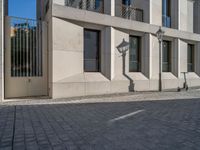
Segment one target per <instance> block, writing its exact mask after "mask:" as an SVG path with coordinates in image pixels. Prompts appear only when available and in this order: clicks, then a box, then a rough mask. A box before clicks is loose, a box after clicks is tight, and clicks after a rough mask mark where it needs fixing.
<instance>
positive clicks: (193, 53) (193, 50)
mask: <svg viewBox="0 0 200 150" xmlns="http://www.w3.org/2000/svg"><path fill="white" fill-rule="evenodd" d="M190 46H191V47H190ZM189 47H190V48H191V49H190V50H191V57H192V58H191V60H192V62H189V57H188V54H189V52H188V51H189ZM189 64H190V65H191V64H192V70H189V67H188V65H189ZM187 72H195V45H194V44H187Z"/></svg>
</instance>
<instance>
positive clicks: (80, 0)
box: [65, 0, 104, 13]
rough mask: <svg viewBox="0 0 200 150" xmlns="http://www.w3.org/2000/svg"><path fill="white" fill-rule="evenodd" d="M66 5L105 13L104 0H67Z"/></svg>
mask: <svg viewBox="0 0 200 150" xmlns="http://www.w3.org/2000/svg"><path fill="white" fill-rule="evenodd" d="M65 5H66V6H69V7H73V8H77V9H83V10H88V11H93V12H97V13H104V1H103V0H65Z"/></svg>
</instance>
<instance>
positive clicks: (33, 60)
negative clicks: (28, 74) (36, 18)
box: [32, 25, 35, 76]
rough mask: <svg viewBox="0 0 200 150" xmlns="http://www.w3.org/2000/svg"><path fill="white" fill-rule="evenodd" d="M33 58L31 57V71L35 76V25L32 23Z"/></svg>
mask: <svg viewBox="0 0 200 150" xmlns="http://www.w3.org/2000/svg"><path fill="white" fill-rule="evenodd" d="M32 56H33V59H32V63H33V65H32V67H33V68H32V71H33V73H32V75H33V76H35V69H34V68H35V25H34V30H33V55H32Z"/></svg>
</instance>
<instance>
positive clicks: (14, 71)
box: [12, 23, 17, 77]
mask: <svg viewBox="0 0 200 150" xmlns="http://www.w3.org/2000/svg"><path fill="white" fill-rule="evenodd" d="M12 26H13V30H14V51H13V58H14V60H13V63H14V64H13V77H15V76H16V69H15V68H16V49H17V43H16V37H17V35H16V34H17V33H16V29H15V27H14V24H13V23H12Z"/></svg>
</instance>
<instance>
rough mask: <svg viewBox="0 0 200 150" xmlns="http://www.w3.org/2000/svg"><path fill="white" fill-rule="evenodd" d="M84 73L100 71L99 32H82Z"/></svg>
mask: <svg viewBox="0 0 200 150" xmlns="http://www.w3.org/2000/svg"><path fill="white" fill-rule="evenodd" d="M84 71H85V72H99V71H100V31H97V30H88V29H85V30H84Z"/></svg>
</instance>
